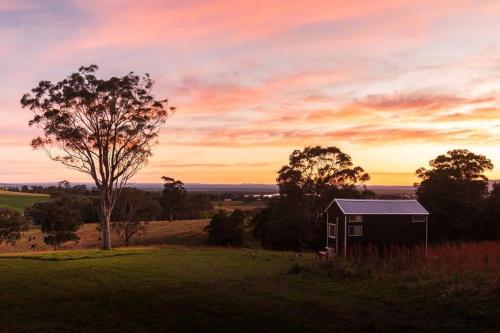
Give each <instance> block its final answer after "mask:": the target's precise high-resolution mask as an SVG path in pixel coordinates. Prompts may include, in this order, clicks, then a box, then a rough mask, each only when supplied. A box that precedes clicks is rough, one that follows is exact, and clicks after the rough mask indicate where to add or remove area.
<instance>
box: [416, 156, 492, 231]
mask: <svg viewBox="0 0 500 333" xmlns="http://www.w3.org/2000/svg"><path fill="white" fill-rule="evenodd" d="M429 165H430V168H429V169H426V168H420V169H418V170H417V171H416V174H417V176H418V177H419V178H420V180H421V182H420V184H419V186H418V189H417V197H418V200H419V201H420V202H421V203H422V204H423V205H424V206H425V207H426V208H427V209H428V210H429V212H430V213H431V219H430V223H429V236H430V239H431V240H433V241H446V240H452V241H458V240H478V239H485V238H488V235H490V237H491V235H494V234H495V232H494V230H488V229H491V225H489V223H488V220H487V219H485V218H484V214H483V212H484V210H483V208H484V204H485V201H486V198H487V197H488V178H487V177H486V175H485V174H484V173H485V172H486V171H490V170H492V169H493V164H492V163H491V161H490V160H489V159H488V158H486V156H483V155H477V154H474V153H472V152H470V151H468V150H466V149H457V150H450V151H448V152H447V153H446V154H442V155H439V156H437V157H436V158H435V159H433V160H431V161H430V162H429ZM491 211H494V210H491Z"/></svg>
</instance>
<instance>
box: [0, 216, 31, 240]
mask: <svg viewBox="0 0 500 333" xmlns="http://www.w3.org/2000/svg"><path fill="white" fill-rule="evenodd" d="M27 229H28V222H27V221H26V220H25V218H24V217H23V216H22V215H21V214H20V213H19V212H17V211H15V210H12V209H9V208H3V207H0V245H2V244H6V245H8V244H12V245H13V244H15V243H16V242H17V240H19V238H21V235H22V232H23V231H25V230H27Z"/></svg>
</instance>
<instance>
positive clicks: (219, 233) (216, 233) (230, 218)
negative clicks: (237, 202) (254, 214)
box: [205, 209, 247, 246]
mask: <svg viewBox="0 0 500 333" xmlns="http://www.w3.org/2000/svg"><path fill="white" fill-rule="evenodd" d="M246 219H247V215H246V214H245V212H243V211H242V210H240V209H236V210H234V211H233V212H232V213H230V212H228V211H225V210H218V211H217V212H216V213H215V215H214V216H213V217H212V219H211V220H210V224H209V225H207V226H206V227H205V231H206V232H207V233H208V240H207V242H208V244H209V245H218V246H240V245H241V244H243V241H244V235H245V223H246Z"/></svg>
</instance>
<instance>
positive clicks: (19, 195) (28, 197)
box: [0, 190, 49, 212]
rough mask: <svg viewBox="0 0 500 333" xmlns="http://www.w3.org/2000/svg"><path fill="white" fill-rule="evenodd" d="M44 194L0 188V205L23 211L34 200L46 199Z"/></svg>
mask: <svg viewBox="0 0 500 333" xmlns="http://www.w3.org/2000/svg"><path fill="white" fill-rule="evenodd" d="M48 199H49V196H48V195H46V194H35V193H23V192H10V191H3V190H0V207H7V208H11V209H15V210H17V211H19V212H23V211H24V209H25V208H26V207H29V206H31V205H33V204H34V203H35V202H39V201H45V200H48Z"/></svg>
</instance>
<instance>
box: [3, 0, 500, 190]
mask: <svg viewBox="0 0 500 333" xmlns="http://www.w3.org/2000/svg"><path fill="white" fill-rule="evenodd" d="M89 64H97V65H98V66H99V67H100V74H101V75H102V76H104V77H109V76H111V75H123V74H126V73H128V72H129V71H134V72H136V73H139V74H142V73H146V72H147V73H150V74H151V76H152V77H153V79H154V80H155V81H156V85H155V88H154V92H155V94H156V95H157V96H158V97H161V98H169V99H170V101H171V102H172V104H173V105H175V106H176V107H177V108H178V111H177V112H176V113H175V114H174V115H173V116H172V117H171V118H170V119H169V120H168V122H167V124H166V126H165V128H164V129H163V130H162V132H161V136H160V138H159V140H160V144H159V145H158V146H157V147H156V148H155V149H154V156H153V157H152V159H151V160H150V162H149V164H148V166H147V167H146V168H144V169H143V170H142V171H141V172H140V173H139V174H138V175H137V176H136V177H135V178H134V181H136V182H160V177H161V176H163V175H168V176H172V177H175V178H179V179H181V180H183V181H184V182H188V183H191V182H203V183H273V182H274V180H275V178H276V172H277V170H278V169H279V168H280V167H281V166H282V165H283V164H285V163H286V162H287V159H288V155H289V154H290V153H291V151H292V150H294V149H302V148H303V147H304V146H306V145H324V146H327V145H328V146H329V145H333V146H337V147H339V148H340V149H342V150H343V151H345V152H346V153H348V154H350V155H351V156H352V158H353V162H354V163H355V164H357V165H360V166H362V167H363V168H364V169H365V170H366V171H367V172H368V173H370V175H371V176H372V180H371V181H370V184H378V185H388V184H392V185H410V184H412V183H413V182H414V181H415V180H416V179H415V177H414V171H415V170H416V169H417V168H418V167H420V166H426V165H427V163H428V161H429V160H430V159H432V158H433V157H435V156H436V155H438V154H440V153H444V152H446V151H447V150H450V149H453V148H468V149H470V150H472V151H474V152H476V153H482V154H485V155H487V156H488V157H489V158H491V159H492V161H493V163H494V164H495V165H496V169H495V170H494V171H493V172H492V173H490V174H489V176H490V178H500V103H499V101H500V2H499V1H482V0H474V1H461V0H449V1H440V0H435V1H421V0H418V1H352V0H351V1H333V0H328V1H273V0H266V1H256V0H253V1H234V0H229V1H184V0H183V1H181V0H179V1H153V0H152V1H126V0H104V1H88V0H81V1H69V0H44V1H29V0H25V1H21V0H19V1H15V0H0V88H1V90H0V162H1V163H0V182H7V183H8V182H11V183H14V182H35V181H36V182H38V181H58V180H61V179H68V180H70V181H73V182H77V181H89V179H88V178H87V177H86V176H85V175H82V174H78V173H76V172H74V171H70V170H67V169H65V168H64V167H63V166H61V165H59V164H56V163H55V162H51V161H50V160H49V159H48V158H47V157H46V156H45V154H44V153H43V152H41V151H33V150H32V149H31V147H30V145H29V143H30V141H31V138H32V137H33V136H36V135H37V134H38V133H40V132H39V131H38V130H37V129H35V128H29V127H28V124H27V123H28V121H29V119H30V117H31V116H32V115H31V113H30V111H28V110H22V109H21V108H20V104H19V99H20V98H21V96H22V94H23V93H25V92H28V91H29V90H30V89H31V88H32V87H34V86H35V85H36V84H37V82H38V81H40V80H51V81H58V80H60V79H63V78H64V77H65V76H67V75H68V74H70V73H72V72H73V71H75V70H77V69H78V67H80V66H81V65H89Z"/></svg>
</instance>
